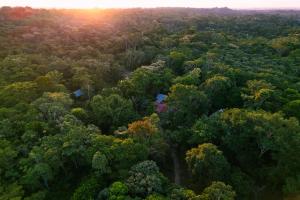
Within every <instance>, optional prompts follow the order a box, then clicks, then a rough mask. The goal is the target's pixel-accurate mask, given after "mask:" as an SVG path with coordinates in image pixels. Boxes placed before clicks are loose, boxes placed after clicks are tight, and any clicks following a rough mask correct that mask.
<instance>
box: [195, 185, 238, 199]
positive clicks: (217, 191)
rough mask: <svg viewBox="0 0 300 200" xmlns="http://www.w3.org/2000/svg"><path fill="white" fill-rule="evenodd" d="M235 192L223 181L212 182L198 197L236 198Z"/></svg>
mask: <svg viewBox="0 0 300 200" xmlns="http://www.w3.org/2000/svg"><path fill="white" fill-rule="evenodd" d="M235 196H236V194H235V192H234V191H233V190H232V187H231V186H230V185H226V184H225V183H223V182H212V184H211V185H210V186H209V187H207V188H205V189H204V191H203V193H202V194H201V195H200V196H198V197H196V199H199V200H234V199H235Z"/></svg>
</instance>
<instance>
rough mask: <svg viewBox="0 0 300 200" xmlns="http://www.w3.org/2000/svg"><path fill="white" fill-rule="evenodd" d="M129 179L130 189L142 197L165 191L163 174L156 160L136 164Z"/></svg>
mask: <svg viewBox="0 0 300 200" xmlns="http://www.w3.org/2000/svg"><path fill="white" fill-rule="evenodd" d="M129 174H130V176H129V178H128V179H127V182H126V184H127V185H128V188H129V191H130V192H131V193H132V194H135V195H137V196H140V197H146V196H148V195H150V194H153V193H161V192H162V191H163V184H164V183H163V179H164V178H163V176H162V175H161V174H160V172H159V168H158V167H157V165H156V163H155V162H154V161H144V162H141V163H138V164H136V165H134V166H133V167H132V168H131V170H130V172H129Z"/></svg>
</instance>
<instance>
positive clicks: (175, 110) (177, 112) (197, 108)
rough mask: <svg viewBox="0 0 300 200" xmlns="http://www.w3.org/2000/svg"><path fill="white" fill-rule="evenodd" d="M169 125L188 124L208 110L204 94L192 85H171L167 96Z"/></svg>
mask: <svg viewBox="0 0 300 200" xmlns="http://www.w3.org/2000/svg"><path fill="white" fill-rule="evenodd" d="M167 102H168V107H169V108H168V110H169V111H168V115H169V116H168V118H169V119H170V123H171V124H170V126H171V127H173V128H175V127H179V126H190V125H191V124H193V122H194V121H195V119H197V118H198V117H200V116H201V115H204V114H206V113H207V111H208V107H209V105H208V99H207V97H206V95H205V94H204V93H203V92H201V91H199V89H198V88H197V87H196V86H193V85H182V84H176V85H173V86H172V87H171V89H170V93H169V96H168V100H167Z"/></svg>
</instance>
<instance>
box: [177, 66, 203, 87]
mask: <svg viewBox="0 0 300 200" xmlns="http://www.w3.org/2000/svg"><path fill="white" fill-rule="evenodd" d="M200 78H201V69H200V68H194V69H193V70H192V71H189V72H187V73H186V74H184V75H183V76H178V77H176V78H175V79H174V80H173V83H174V84H176V83H180V84H183V85H195V86H198V85H199V84H200V81H201V80H200Z"/></svg>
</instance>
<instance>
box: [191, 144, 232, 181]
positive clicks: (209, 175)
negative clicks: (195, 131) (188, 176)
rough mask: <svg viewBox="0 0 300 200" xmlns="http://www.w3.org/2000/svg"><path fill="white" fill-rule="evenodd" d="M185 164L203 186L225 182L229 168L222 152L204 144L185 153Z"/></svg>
mask: <svg viewBox="0 0 300 200" xmlns="http://www.w3.org/2000/svg"><path fill="white" fill-rule="evenodd" d="M186 162H187V164H188V166H189V169H190V170H191V171H192V173H193V175H195V176H196V177H197V179H198V180H199V181H201V182H203V183H204V184H207V183H210V182H211V181H218V180H220V181H221V180H226V176H228V173H229V168H230V164H229V163H228V162H227V160H226V158H225V157H224V156H223V153H222V151H220V150H218V148H217V147H216V146H215V145H213V144H211V143H204V144H201V145H199V146H198V147H197V148H193V149H191V150H189V151H187V153H186Z"/></svg>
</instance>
